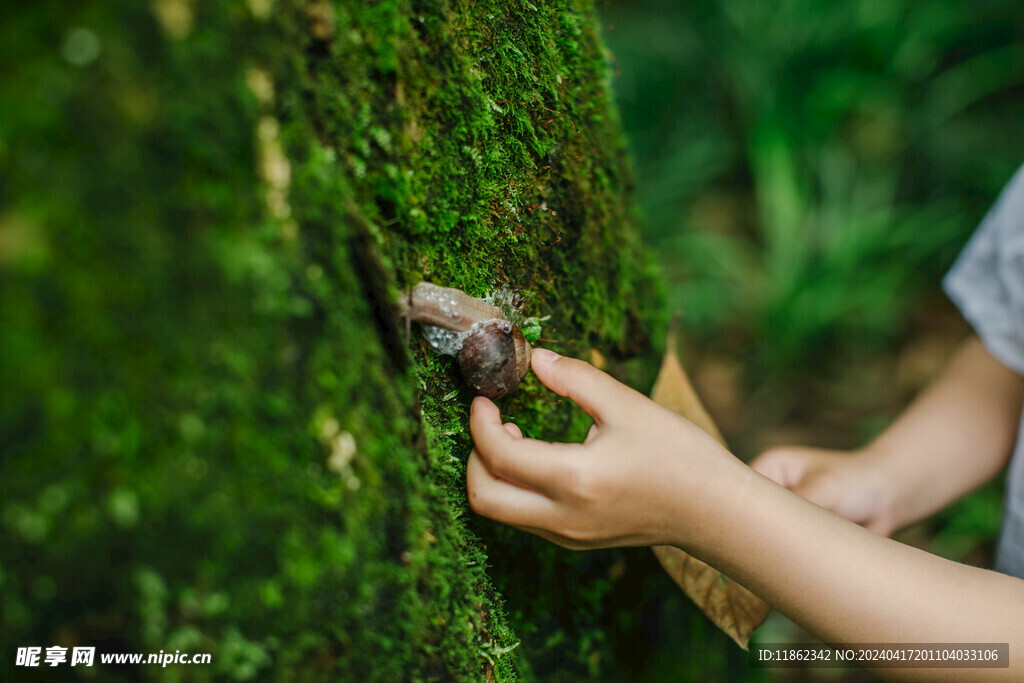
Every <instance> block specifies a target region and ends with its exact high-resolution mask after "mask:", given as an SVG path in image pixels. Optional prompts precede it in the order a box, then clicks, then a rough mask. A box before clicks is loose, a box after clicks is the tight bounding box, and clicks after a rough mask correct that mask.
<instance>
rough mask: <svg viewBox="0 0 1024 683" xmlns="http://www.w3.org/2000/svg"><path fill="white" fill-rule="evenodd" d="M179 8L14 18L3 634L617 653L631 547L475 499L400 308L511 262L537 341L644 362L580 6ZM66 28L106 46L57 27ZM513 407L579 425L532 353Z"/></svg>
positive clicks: (479, 656) (453, 395) (487, 654)
mask: <svg viewBox="0 0 1024 683" xmlns="http://www.w3.org/2000/svg"><path fill="white" fill-rule="evenodd" d="M172 4H173V3H172ZM181 6H182V7H186V8H191V10H192V11H193V12H194V16H193V17H192V21H191V23H190V24H189V25H187V26H185V28H184V29H182V28H181V25H179V24H174V23H173V22H172V23H170V24H169V23H168V21H169V20H166V19H165V20H164V23H163V25H161V23H160V22H159V21H157V20H156V19H155V17H154V15H153V14H151V13H150V11H149V9H148V8H147V7H144V6H140V7H135V8H128V7H117V8H115V7H111V6H106V5H102V4H98V3H97V4H94V5H91V6H88V7H86V8H81V9H77V10H75V11H73V12H70V13H69V12H67V11H66V10H63V9H62V10H61V12H60V13H57V14H56V16H61V17H62V18H61V20H60V21H59V22H57V23H52V22H51V21H50V20H49V19H48V17H51V16H55V14H54V13H53V12H52V11H51V10H54V8H55V7H56V5H54V6H53V7H50V6H49V4H47V3H43V4H40V5H38V6H33V9H32V11H30V12H25V13H23V14H22V15H21V16H19V17H18V18H17V19H16V20H13V21H12V22H9V23H5V25H4V28H3V36H2V37H3V41H4V44H5V45H8V46H10V47H11V48H12V50H13V52H14V54H16V55H19V63H20V64H22V65H23V66H22V67H21V68H20V69H19V70H18V71H16V72H13V73H12V74H11V75H10V76H7V77H5V79H4V80H3V81H2V83H0V88H2V90H0V178H2V180H0V287H2V289H3V291H4V297H3V303H2V306H3V310H2V314H3V319H4V321H5V324H4V325H3V326H2V329H0V352H2V358H3V376H4V381H5V387H6V390H5V395H6V396H7V397H8V399H9V400H5V401H4V402H3V406H2V408H0V434H2V438H3V444H4V459H3V472H2V476H0V480H2V482H3V483H2V484H0V485H2V487H3V509H2V522H3V533H4V539H5V542H4V544H3V551H2V556H0V557H2V560H0V563H2V564H0V567H2V571H0V577H2V580H0V597H2V600H3V603H4V606H5V609H4V611H3V616H2V619H3V629H2V631H3V634H4V635H3V640H4V647H5V648H6V649H7V650H8V651H10V650H11V649H12V648H14V647H16V646H19V645H25V644H32V643H35V644H43V645H50V644H57V643H61V644H70V645H76V644H78V645H89V644H102V646H101V648H100V649H101V650H104V649H105V650H106V651H112V652H120V651H125V652H129V651H158V650H160V649H163V650H165V651H166V650H168V649H169V648H172V647H174V648H180V649H182V650H187V651H198V652H205V651H209V652H212V653H214V664H213V666H212V667H209V668H207V669H204V670H198V669H190V670H188V671H187V672H184V669H172V668H169V669H167V670H165V671H162V672H161V674H160V675H161V676H169V677H171V678H172V679H173V678H190V679H191V678H204V677H227V678H235V679H240V680H241V679H247V678H251V677H260V678H263V677H266V676H267V675H270V674H273V675H275V676H278V677H295V678H300V679H318V678H321V677H324V676H332V677H335V678H338V677H340V678H345V679H349V678H355V677H365V678H370V679H374V680H376V679H399V678H400V679H408V678H419V679H444V680H449V679H466V680H478V679H480V678H481V677H483V676H484V675H485V674H486V673H487V672H490V674H492V675H493V676H494V677H496V678H498V679H509V678H514V677H516V675H517V673H518V674H528V675H532V674H539V673H551V672H554V671H559V670H561V671H563V673H566V675H571V674H579V673H581V672H583V673H591V674H596V673H598V672H599V671H602V670H607V669H608V668H609V667H613V666H614V657H615V655H614V653H613V651H612V650H613V648H612V647H610V646H609V643H608V641H607V638H606V637H605V635H604V631H603V630H602V628H603V627H602V624H603V622H604V621H606V615H605V614H604V613H603V612H602V609H603V608H602V601H603V599H604V597H605V596H606V595H607V594H608V592H609V590H610V589H611V584H610V580H609V579H608V578H607V576H608V567H609V566H611V565H612V564H613V563H614V562H615V561H616V560H615V558H616V557H618V555H617V554H615V553H596V554H584V555H581V554H576V553H569V552H567V551H562V550H560V549H557V548H554V547H552V546H549V545H547V544H543V543H540V542H538V541H536V540H534V539H530V538H524V537H523V536H522V535H521V534H518V533H515V532H512V531H510V530H508V529H504V528H498V527H496V526H494V525H491V524H490V523H488V522H486V521H483V520H480V519H477V518H475V516H473V515H472V514H471V513H470V512H469V511H468V508H467V506H466V503H465V492H464V480H463V472H464V463H465V459H466V457H467V454H468V452H469V449H470V438H469V434H468V430H467V425H466V407H467V405H468V402H469V400H470V396H469V394H468V392H467V391H466V389H465V388H464V387H463V386H462V385H461V383H460V382H459V380H458V378H457V377H456V374H455V373H453V368H452V364H451V362H450V359H446V358H439V357H436V356H432V355H428V354H427V353H426V352H425V347H424V344H423V343H422V341H421V340H420V338H419V336H418V333H414V335H413V338H412V340H411V344H410V345H409V347H408V348H407V347H406V340H405V339H404V336H403V334H401V332H402V331H401V329H400V325H397V324H396V321H394V320H393V319H392V313H391V311H390V301H391V300H393V298H394V297H395V296H396V295H397V293H398V291H400V289H402V288H404V287H406V286H408V285H410V284H412V283H415V282H417V281H419V280H421V279H427V280H431V281H434V282H437V283H440V284H444V285H448V286H458V287H461V288H463V289H465V290H466V291H468V292H471V293H474V294H481V293H483V292H486V291H489V290H491V289H494V288H495V287H497V286H499V285H507V286H509V287H511V288H512V289H514V290H515V291H518V292H520V293H521V294H523V295H525V296H526V297H527V304H526V308H525V310H524V314H525V315H534V316H543V315H550V316H551V317H550V319H549V320H547V321H546V322H545V324H544V335H545V337H546V338H547V339H554V340H556V341H555V342H549V343H550V344H551V345H552V346H553V347H555V348H557V349H558V350H560V351H562V352H563V353H568V354H572V355H585V354H586V353H587V351H588V350H589V349H590V348H592V347H594V348H599V349H600V350H601V351H602V352H604V353H605V354H606V355H608V356H609V358H610V359H611V361H612V365H613V368H614V369H616V371H617V372H619V373H620V374H622V375H623V376H625V377H630V378H632V381H634V382H643V381H645V380H646V379H648V378H647V377H645V376H643V375H642V374H640V373H638V372H635V371H633V370H632V369H631V368H632V367H633V366H631V365H630V364H628V363H627V362H626V361H627V360H628V359H635V358H642V357H646V358H647V359H648V360H649V353H650V348H649V345H648V333H647V329H648V328H647V321H649V320H650V319H652V317H653V316H652V313H651V312H652V311H656V310H657V306H656V305H655V304H652V303H651V302H652V301H655V300H656V295H655V294H654V293H653V290H652V288H651V282H652V280H651V278H650V277H649V276H648V275H647V274H646V271H645V265H644V262H643V259H642V257H641V253H640V249H639V247H638V244H637V241H636V237H635V234H636V231H635V229H634V227H633V220H632V217H631V214H630V208H629V201H628V197H629V194H628V192H629V186H630V182H631V181H630V174H629V170H628V168H627V166H626V162H625V153H624V149H623V144H622V141H621V139H620V135H619V131H618V124H617V119H616V114H615V111H614V109H613V108H612V106H611V104H610V103H609V101H608V100H609V97H608V90H607V82H606V67H607V65H606V62H605V56H604V52H603V50H602V47H601V43H600V39H599V37H598V35H597V33H596V28H595V20H594V17H593V15H592V12H593V9H592V8H591V7H590V6H589V3H581V4H579V5H578V6H573V7H569V8H566V7H564V6H555V5H554V4H550V5H549V4H546V3H537V4H536V5H531V4H529V3H498V2H482V3H468V2H466V3H451V4H446V5H435V4H433V3H405V2H391V3H376V4H373V3H359V2H344V3H331V4H328V3H312V4H300V3H285V2H280V3H277V5H276V6H275V8H274V11H273V13H272V15H270V16H269V17H267V18H265V19H261V18H254V17H253V16H252V13H251V12H250V10H249V7H248V6H247V5H243V4H239V3H230V2H221V3H199V4H192V3H182V4H181ZM314 20H315V21H318V22H321V23H319V24H317V26H318V27H319V28H316V29H314ZM73 27H84V28H85V29H86V30H87V31H90V32H92V34H94V35H95V37H96V38H97V39H98V40H99V44H100V52H99V56H98V57H97V58H95V60H94V61H92V62H90V63H88V64H84V65H76V64H73V63H70V62H68V61H67V59H65V58H63V57H62V56H61V55H60V54H59V53H57V54H55V53H54V51H53V50H52V45H55V44H56V45H60V44H62V41H63V40H66V39H67V36H68V35H69V31H71V30H72V28H73ZM317 36H319V37H317ZM268 85H270V86H272V94H271V91H270V90H268V88H267V87H266V86H268ZM645 354H647V355H646V356H645ZM648 365H651V364H650V363H648ZM503 410H504V411H505V412H506V413H507V414H509V415H511V416H514V418H515V419H516V421H517V422H518V423H519V424H520V425H521V426H522V427H523V429H524V431H526V432H527V433H530V434H534V435H538V436H543V437H545V438H552V439H572V438H581V437H582V435H583V434H584V433H585V430H586V428H587V424H588V423H587V420H586V417H585V416H584V415H583V414H582V413H581V412H580V411H579V410H578V409H575V408H573V407H571V406H570V405H568V404H567V403H563V402H560V401H557V400H554V398H553V397H552V395H551V394H550V393H549V392H547V391H546V390H545V389H544V388H543V387H542V386H541V385H540V384H539V383H538V382H537V381H536V379H535V378H532V377H531V378H529V379H528V380H527V381H526V382H525V383H524V385H523V388H522V389H521V390H520V391H519V392H518V393H517V394H516V395H515V396H514V397H512V398H510V399H508V400H506V401H505V402H504V404H503ZM502 596H504V598H503V597H502ZM506 605H512V606H513V607H512V609H511V610H508V608H507V607H506ZM507 610H508V611H507ZM521 640H522V641H523V645H521V646H519V647H518V648H517V647H516V646H517V643H519V642H520V641H521ZM520 653H527V656H528V658H529V660H530V661H526V660H525V659H524V658H523V657H522V656H520ZM0 667H10V660H7V661H5V662H4V663H3V664H0ZM0 670H2V671H4V672H5V673H6V672H7V669H0ZM108 673H109V672H108ZM146 673H147V672H146V671H144V670H143V671H134V672H128V671H126V672H125V674H124V675H125V676H129V677H134V676H136V675H146ZM150 675H151V676H152V675H153V674H152V673H150Z"/></svg>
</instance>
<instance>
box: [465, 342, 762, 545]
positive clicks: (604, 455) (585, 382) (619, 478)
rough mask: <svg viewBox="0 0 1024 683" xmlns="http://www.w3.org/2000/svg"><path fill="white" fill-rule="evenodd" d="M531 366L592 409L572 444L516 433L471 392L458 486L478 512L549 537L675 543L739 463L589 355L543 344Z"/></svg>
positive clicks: (693, 524) (562, 540) (684, 536)
mask: <svg viewBox="0 0 1024 683" xmlns="http://www.w3.org/2000/svg"><path fill="white" fill-rule="evenodd" d="M532 362H533V370H534V372H535V373H536V374H537V376H538V377H539V378H540V380H541V381H542V382H543V383H544V384H545V385H547V386H548V387H549V388H551V389H552V390H554V391H555V392H556V393H558V394H560V395H562V396H567V397H569V398H571V399H572V400H573V401H575V402H576V403H577V404H578V405H579V406H580V407H581V408H583V410H585V411H586V412H587V414H589V415H590V416H591V417H592V418H594V426H593V427H591V429H590V433H589V435H588V436H587V438H586V440H585V441H584V442H583V443H582V444H577V443H568V444H566V443H548V442H545V441H539V440H535V439H527V438H523V436H522V434H521V432H520V431H519V428H518V427H516V426H515V425H513V424H511V423H509V424H506V425H502V423H501V415H500V413H499V411H498V408H497V406H495V405H494V403H492V402H491V401H490V400H488V399H486V398H482V397H478V398H476V399H475V400H474V401H473V405H472V408H471V410H470V420H469V423H470V429H471V431H472V433H473V440H474V442H475V444H476V448H475V450H474V451H473V453H472V454H471V455H470V457H469V463H468V465H467V469H466V486H467V491H468V494H469V503H470V505H471V506H472V508H473V509H474V510H475V511H476V512H478V513H479V514H482V515H485V516H487V517H491V518H492V519H495V520H498V521H500V522H505V523H507V524H511V525H513V526H516V527H518V528H520V529H523V530H525V531H530V532H533V533H535V534H537V535H539V536H542V537H544V538H546V539H548V540H550V541H553V542H555V543H558V544H559V545H562V546H565V547H568V548H574V549H583V548H603V547H610V546H625V545H634V546H636V545H659V544H668V543H671V544H676V545H678V544H680V543H682V542H683V540H681V539H686V540H692V538H687V536H688V535H689V534H690V533H691V532H692V531H694V530H695V529H696V528H697V527H699V525H700V522H701V520H702V518H703V517H704V514H705V513H704V510H703V509H702V507H703V508H706V509H710V508H709V507H708V506H709V505H710V501H712V500H714V498H715V497H714V496H713V495H711V494H712V493H713V491H712V489H714V483H715V482H717V481H723V482H724V481H727V480H728V477H726V476H718V475H720V474H724V473H726V472H728V471H730V470H729V468H734V467H736V466H739V467H742V464H740V463H739V461H738V460H736V459H735V458H733V457H732V455H731V454H729V452H728V451H726V450H725V449H724V448H722V446H721V445H719V444H718V443H717V442H716V441H715V440H714V439H712V438H711V437H710V436H708V435H707V434H705V433H704V432H703V431H701V430H700V429H698V428H697V427H696V426H694V425H693V424H692V423H690V422H689V421H687V420H685V419H683V418H681V417H679V416H678V415H676V414H674V413H672V412H670V411H668V410H665V409H663V408H661V407H660V406H658V405H656V404H655V403H654V402H652V401H651V400H650V399H648V398H647V397H645V396H643V395H642V394H640V393H639V392H637V391H634V390H633V389H631V388H629V387H627V386H625V385H623V384H621V383H619V382H618V381H616V380H615V379H613V378H612V377H610V376H609V375H607V374H605V373H603V372H601V371H600V370H597V369H595V368H594V367H592V366H591V365H589V364H587V363H585V362H583V361H579V360H575V359H572V358H566V357H562V356H559V355H558V354H556V353H554V352H551V351H547V350H544V349H537V350H535V351H534V352H533V361H532Z"/></svg>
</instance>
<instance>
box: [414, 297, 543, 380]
mask: <svg viewBox="0 0 1024 683" xmlns="http://www.w3.org/2000/svg"><path fill="white" fill-rule="evenodd" d="M399 315H401V316H402V317H403V318H404V319H405V320H406V321H407V322H416V323H420V324H421V325H423V335H424V337H425V338H426V339H427V341H428V342H429V343H430V345H431V346H432V347H433V348H434V349H435V350H436V351H438V352H439V353H446V354H449V355H454V356H455V357H456V358H457V360H458V363H459V369H460V371H461V372H462V377H463V379H464V380H465V381H466V383H467V384H469V385H470V386H471V387H473V389H474V390H475V391H476V393H477V394H479V395H481V396H486V397H488V398H503V397H505V396H508V395H509V394H511V393H512V392H513V391H515V389H516V387H517V386H519V380H521V379H522V378H523V377H525V376H526V373H527V372H529V370H530V354H531V352H532V349H531V347H530V343H529V342H528V341H526V338H525V337H524V336H523V333H522V331H521V330H520V329H519V328H518V327H517V326H515V325H513V324H512V323H511V322H510V321H509V320H508V319H507V318H506V317H505V314H504V313H503V312H502V311H501V309H499V308H498V307H497V306H494V305H492V304H489V303H487V302H486V301H484V300H483V299H477V298H476V297H472V296H469V295H468V294H466V293H465V292H463V291H462V290H460V289H455V288H453V287H439V286H438V285H435V284H432V283H429V282H420V283H419V284H417V285H416V286H415V287H412V288H411V289H410V290H409V291H408V292H406V293H405V294H404V295H403V296H402V299H401V300H400V301H399Z"/></svg>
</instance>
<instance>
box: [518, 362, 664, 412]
mask: <svg viewBox="0 0 1024 683" xmlns="http://www.w3.org/2000/svg"><path fill="white" fill-rule="evenodd" d="M531 362H532V365H533V371H534V373H535V374H536V375H537V377H539V378H540V381H541V382H543V383H544V384H545V386H547V387H548V389H551V390H552V391H554V392H555V393H556V394H558V395H559V396H565V397H566V398H570V399H572V401H573V402H574V403H576V404H577V405H578V406H579V407H580V408H583V410H585V411H586V413H587V414H588V415H590V417H592V418H594V421H595V422H597V423H598V424H601V423H604V422H607V421H608V418H609V416H612V415H621V414H622V413H623V410H624V408H626V407H628V406H629V405H630V404H631V403H633V402H635V401H636V400H637V399H646V398H647V397H646V396H644V395H643V394H641V393H640V392H639V391H636V390H635V389H632V388H630V387H627V386H626V385H625V384H623V383H622V382H619V381H618V380H616V379H615V378H613V377H612V376H611V375H609V374H607V373H605V372H602V371H600V370H598V369H597V368H595V367H594V366H593V365H591V364H590V363H586V362H584V361H581V360H577V359H575V358H569V357H567V356H561V355H559V354H557V353H555V352H554V351H551V350H549V349H534V350H533V354H532V356H531Z"/></svg>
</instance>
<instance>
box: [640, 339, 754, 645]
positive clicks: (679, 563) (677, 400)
mask: <svg viewBox="0 0 1024 683" xmlns="http://www.w3.org/2000/svg"><path fill="white" fill-rule="evenodd" d="M673 327H674V326H673ZM651 399H652V400H653V401H654V402H655V403H657V404H658V405H660V406H662V407H664V408H668V409H669V410H671V411H673V412H675V413H677V414H679V415H682V416H683V417H685V418H686V419H688V420H689V421H690V422H693V423H694V424H695V425H697V426H698V427H700V428H701V429H703V430H704V431H705V432H707V433H708V434H710V435H711V436H713V437H714V438H715V439H717V440H718V441H719V442H720V443H721V444H722V445H725V439H724V438H723V437H722V433H721V432H719V431H718V427H716V426H715V423H714V421H713V420H712V419H711V416H710V415H708V412H707V411H706V410H705V409H704V406H703V404H701V402H700V399H699V398H698V397H697V392H696V391H694V389H693V385H692V384H691V383H690V378H689V377H687V376H686V371H685V370H683V365H682V363H680V362H679V357H678V356H677V355H676V339H675V332H674V331H673V332H669V336H668V341H667V344H666V349H665V357H664V359H662V362H661V370H660V371H659V373H658V379H657V380H656V381H655V382H654V389H653V390H652V391H651ZM653 550H654V554H655V556H656V557H657V558H658V561H659V562H661V566H662V567H664V569H665V571H666V572H668V575H669V576H671V577H672V580H673V581H675V582H676V583H677V584H679V587H680V588H682V589H683V592H684V593H686V595H688V596H689V597H690V599H691V600H693V601H694V603H696V604H697V606H698V607H700V609H701V611H703V612H704V614H706V615H707V617H708V618H709V619H711V621H713V622H714V623H715V625H716V626H718V628H720V629H722V630H723V631H724V632H725V633H726V634H728V635H729V637H730V638H732V639H733V640H735V641H736V643H737V644H738V645H739V646H740V647H742V648H743V649H744V650H746V649H748V643H749V642H750V635H751V634H752V633H753V632H754V629H756V628H757V627H758V626H760V625H761V623H762V622H764V620H765V619H766V618H767V617H768V613H769V612H771V607H770V606H769V605H768V603H766V602H765V601H764V600H762V599H761V598H759V597H757V596H756V595H754V594H753V593H751V592H750V591H749V590H747V589H746V588H744V587H743V586H741V585H740V584H738V583H736V582H735V581H733V580H732V579H730V578H729V577H727V576H725V574H722V573H721V572H720V571H718V570H717V569H715V568H714V567H711V566H709V565H707V564H705V563H704V562H701V561H700V560H698V559H697V558H695V557H691V556H690V555H688V554H686V553H685V552H683V551H682V550H680V549H679V548H675V547H672V546H656V547H655V548H653Z"/></svg>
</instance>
